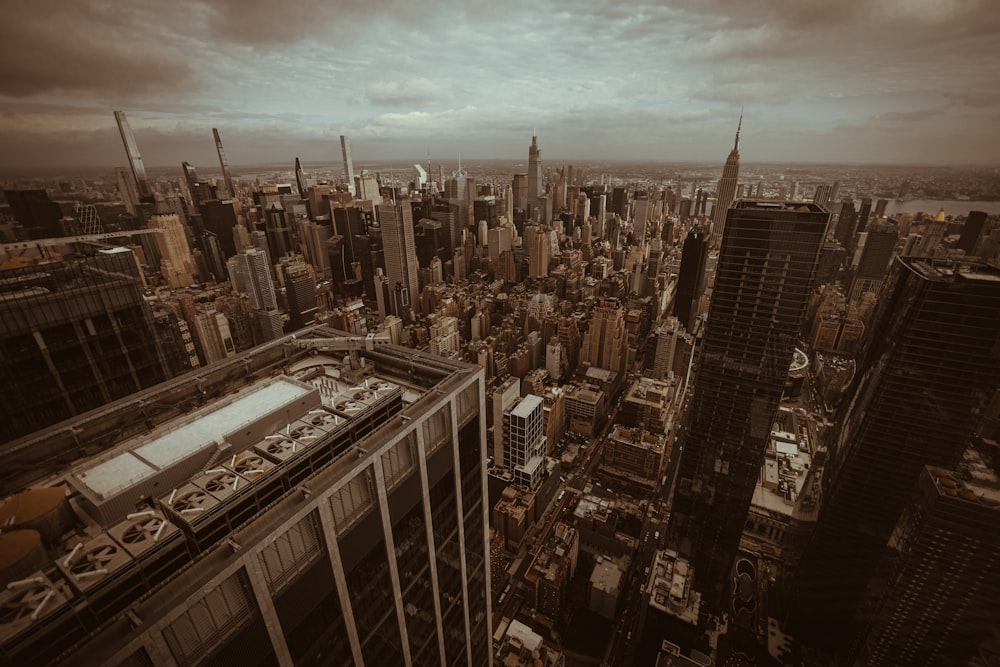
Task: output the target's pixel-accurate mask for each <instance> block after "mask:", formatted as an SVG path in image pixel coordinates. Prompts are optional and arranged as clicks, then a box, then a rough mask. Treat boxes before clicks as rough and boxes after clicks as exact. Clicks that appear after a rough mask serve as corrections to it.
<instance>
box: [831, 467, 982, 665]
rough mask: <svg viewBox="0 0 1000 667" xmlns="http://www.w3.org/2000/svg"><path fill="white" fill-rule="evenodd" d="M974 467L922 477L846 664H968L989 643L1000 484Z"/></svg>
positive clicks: (869, 594) (874, 582)
mask: <svg viewBox="0 0 1000 667" xmlns="http://www.w3.org/2000/svg"><path fill="white" fill-rule="evenodd" d="M978 463H979V464H980V465H978V466H976V467H975V468H973V469H972V470H969V469H968V468H966V470H964V471H963V473H958V472H952V471H948V470H944V469H942V468H935V467H926V468H924V469H923V470H922V471H921V472H920V477H919V479H918V482H917V485H916V489H915V491H914V493H913V496H912V498H911V499H910V500H909V502H908V503H907V505H906V508H905V509H904V510H903V514H902V515H901V516H900V519H899V522H898V523H897V524H896V527H895V529H894V530H893V532H892V535H891V536H890V538H889V543H888V545H887V546H886V549H885V552H884V553H883V555H882V557H881V559H880V560H879V564H878V566H877V567H876V568H875V574H874V575H873V576H872V579H871V581H870V582H869V584H868V587H867V589H866V591H865V596H864V599H863V602H862V604H861V607H860V611H859V613H858V614H857V617H856V618H855V622H854V624H853V626H852V632H851V634H850V639H849V640H848V641H847V642H845V646H844V650H843V651H842V654H843V657H844V658H845V660H844V662H843V664H857V665H865V666H870V667H876V666H878V665H886V666H889V665H945V664H951V665H965V664H969V663H968V660H969V659H970V658H971V657H972V656H973V654H974V653H975V652H976V649H977V648H978V646H979V644H980V643H981V642H982V641H983V640H984V639H986V638H987V637H988V636H989V634H990V631H991V630H992V629H993V628H994V627H995V625H996V619H997V617H998V615H1000V532H998V531H997V529H996V527H997V526H998V525H1000V479H998V478H997V474H996V471H995V470H994V469H993V467H992V466H991V465H990V464H989V463H988V462H984V461H982V460H981V459H980V460H979V461H978ZM963 478H964V479H963Z"/></svg>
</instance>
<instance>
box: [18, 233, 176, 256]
mask: <svg viewBox="0 0 1000 667" xmlns="http://www.w3.org/2000/svg"><path fill="white" fill-rule="evenodd" d="M165 231H167V229H166V227H149V228H146V229H125V230H122V231H120V232H104V233H102V234H80V235H78V236H59V237H56V238H50V239H32V240H31V241H17V242H16V243H4V244H3V245H0V251H2V252H6V253H14V252H23V251H25V250H30V249H31V248H51V247H52V246H60V245H68V244H70V243H87V242H89V241H103V240H105V239H116V238H120V237H122V236H136V235H139V234H162V233H163V232H165Z"/></svg>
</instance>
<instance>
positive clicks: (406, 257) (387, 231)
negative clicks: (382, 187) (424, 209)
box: [378, 202, 420, 321]
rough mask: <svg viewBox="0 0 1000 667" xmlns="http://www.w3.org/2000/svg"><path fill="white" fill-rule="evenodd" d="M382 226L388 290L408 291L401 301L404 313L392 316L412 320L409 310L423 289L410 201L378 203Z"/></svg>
mask: <svg viewBox="0 0 1000 667" xmlns="http://www.w3.org/2000/svg"><path fill="white" fill-rule="evenodd" d="M378 217H379V224H380V226H381V228H382V247H383V248H384V249H385V273H386V276H387V277H388V278H389V289H390V290H394V289H396V286H397V285H398V286H400V287H402V289H403V290H405V294H404V295H403V297H402V299H401V301H400V304H399V305H400V307H401V308H402V310H403V312H397V313H393V314H394V315H398V316H399V317H401V318H403V320H404V321H405V320H409V319H410V316H411V314H410V308H411V307H412V304H415V303H417V302H418V297H419V296H420V286H419V283H418V280H417V275H418V274H417V268H418V266H417V246H416V240H415V239H414V235H413V209H412V208H411V207H410V203H409V202H403V203H402V204H379V206H378Z"/></svg>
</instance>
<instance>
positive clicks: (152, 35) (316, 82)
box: [0, 0, 1000, 168]
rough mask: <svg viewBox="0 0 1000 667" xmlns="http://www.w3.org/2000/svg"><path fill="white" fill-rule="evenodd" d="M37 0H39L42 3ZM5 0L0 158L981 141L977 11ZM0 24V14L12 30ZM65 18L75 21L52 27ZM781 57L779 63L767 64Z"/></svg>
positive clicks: (933, 146)
mask: <svg viewBox="0 0 1000 667" xmlns="http://www.w3.org/2000/svg"><path fill="white" fill-rule="evenodd" d="M43 4H44V3H43ZM38 9H39V8H38V7H37V5H34V6H32V8H30V10H29V8H27V7H26V6H23V7H22V6H15V7H13V8H11V9H10V11H9V12H8V15H7V18H8V21H6V24H7V25H8V26H11V27H15V26H16V27H17V32H16V34H10V35H7V36H5V39H4V40H0V42H2V43H3V45H4V46H3V47H2V48H3V49H4V52H3V55H4V57H3V58H2V59H0V60H2V61H3V62H4V65H3V66H0V112H2V113H0V155H3V156H4V158H5V159H3V160H2V161H0V167H19V168H35V167H46V166H68V167H72V166H83V165H87V166H99V165H108V166H112V165H118V164H120V163H121V162H122V160H121V148H120V143H119V139H118V137H117V133H116V130H115V126H114V123H113V120H112V119H111V118H110V117H109V114H108V111H107V110H108V109H122V110H124V111H125V112H126V113H127V114H128V115H129V118H130V120H131V123H132V125H133V129H134V130H135V134H136V136H137V139H138V140H139V143H140V144H141V145H142V147H143V151H144V152H143V157H144V159H145V160H146V162H147V164H149V165H150V166H164V165H173V164H179V163H180V162H181V161H183V160H189V161H191V162H192V164H199V165H206V166H207V165H212V164H214V163H216V162H217V156H216V155H215V151H214V145H213V142H212V141H211V130H212V128H218V130H219V131H220V132H221V133H222V134H223V135H225V137H226V147H227V154H228V158H229V161H230V163H231V164H234V165H239V164H248V163H260V162H266V161H275V160H281V159H285V158H288V159H291V158H290V157H289V156H291V157H294V156H296V155H298V156H300V157H301V158H302V160H303V161H304V162H317V161H320V160H322V161H335V160H336V157H337V156H338V155H339V152H340V151H339V146H338V142H339V136H340V135H342V134H343V135H347V136H350V137H351V141H352V143H354V152H355V157H356V158H357V159H360V160H364V159H375V160H378V159H385V158H387V157H390V156H392V157H400V158H405V157H410V158H412V159H414V160H418V159H419V160H421V161H422V160H423V159H424V157H425V156H426V155H427V153H428V151H429V152H430V155H431V160H433V161H438V160H453V159H454V158H455V157H456V156H457V154H458V153H459V152H462V153H463V154H465V155H466V156H472V157H485V156H494V157H497V158H518V157H521V156H522V153H523V146H522V144H524V142H525V141H526V140H527V139H528V138H530V136H531V134H532V133H533V132H536V133H537V134H538V136H539V137H540V139H541V144H542V146H543V148H544V149H545V151H546V156H547V159H548V160H549V162H550V163H552V161H553V160H561V159H567V160H571V159H586V158H604V159H618V160H626V159H638V160H667V161H671V160H699V161H700V160H704V161H720V160H722V159H723V158H724V157H725V154H726V151H727V149H728V147H729V145H730V141H731V137H732V127H733V125H734V123H735V120H736V119H737V117H738V115H739V109H740V107H741V106H743V107H745V109H746V111H745V115H746V118H745V120H746V121H747V122H746V123H745V124H744V126H743V135H742V141H743V143H744V146H745V152H746V153H747V154H750V155H753V156H754V158H755V159H756V160H760V161H765V162H797V161H807V160H820V161H823V162H832V163H931V162H937V163H942V164H945V163H946V164H975V163H988V162H991V161H994V160H995V158H994V156H995V155H996V152H997V151H996V149H997V147H998V146H1000V130H998V124H997V123H996V119H997V113H998V110H1000V95H998V94H996V93H994V92H991V88H992V86H991V85H990V83H991V82H992V81H993V80H995V68H996V66H995V65H994V64H993V61H995V56H996V51H997V47H996V46H995V40H993V39H992V36H993V35H995V34H996V29H997V27H998V26H997V18H996V16H995V15H994V14H995V13H991V12H989V9H988V8H987V7H986V6H985V5H984V4H982V3H978V2H950V3H943V2H937V3H921V2H904V1H903V0H899V1H897V2H891V3H880V4H879V5H878V7H867V6H864V4H863V3H846V4H843V3H842V4H841V5H838V6H827V5H825V4H824V5H813V4H812V3H808V4H806V5H805V6H798V7H794V8H787V7H779V6H778V3H772V2H769V3H765V4H764V5H763V6H757V7H753V8H743V7H741V6H739V5H736V4H732V5H730V3H726V2H721V1H720V2H717V3H711V4H705V3H698V4H697V5H691V6H685V5H684V4H683V3H680V4H677V5H675V6H673V7H661V6H656V5H648V6H643V5H639V4H637V5H632V6H630V7H627V8H626V7H605V6H600V5H597V4H595V5H594V6H591V7H588V6H585V5H583V6H581V5H579V4H574V5H572V6H569V5H563V4H561V3H559V2H549V3H544V4H542V5H540V6H537V7H536V6H534V5H533V6H531V7H528V5H527V4H524V5H520V4H515V5H513V6H508V5H505V6H504V7H503V8H502V9H501V8H499V7H492V6H489V5H488V4H486V3H475V4H473V5H471V6H466V5H462V6H456V5H452V4H450V3H424V4H421V5H419V6H416V7H414V6H411V5H407V4H404V3H394V2H387V3H374V4H372V3H368V4H364V5H361V4H358V5H357V6H354V5H353V4H350V3H347V4H345V3H338V5H337V6H336V7H335V8H334V7H333V6H328V5H324V4H320V3H316V4H309V3H305V4H298V5H296V6H295V7H294V8H288V7H286V8H284V11H283V13H281V14H275V13H273V12H271V11H270V10H269V9H268V8H266V7H264V6H262V5H261V6H258V5H251V6H249V7H246V6H244V5H242V4H240V5H237V4H232V5H229V4H226V3H223V4H213V5H211V6H208V5H207V4H203V3H200V2H189V3H182V4H179V5H176V6H170V7H164V6H152V5H149V6H147V5H144V3H136V4H133V5H130V7H129V8H127V9H119V10H116V11H114V12H111V11H110V10H109V9H104V8H101V7H97V6H87V5H86V4H84V5H79V6H76V7H74V8H67V7H63V6H61V5H60V6H59V7H58V8H56V7H53V8H52V11H38ZM12 32H13V31H12ZM69 32H71V33H72V34H73V35H74V37H73V39H65V37H64V36H65V34H67V33H69ZM789 59H794V63H795V66H794V68H789V67H788V66H787V65H786V63H787V62H789Z"/></svg>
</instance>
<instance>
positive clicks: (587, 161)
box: [0, 152, 1000, 177]
mask: <svg viewBox="0 0 1000 667" xmlns="http://www.w3.org/2000/svg"><path fill="white" fill-rule="evenodd" d="M296 157H298V158H299V159H300V162H301V164H302V167H303V169H304V170H305V172H306V173H309V172H310V168H313V169H315V168H320V167H321V168H326V167H331V168H337V169H340V170H342V169H343V162H341V161H338V160H329V161H322V160H316V161H308V160H307V159H305V158H302V157H301V156H293V157H291V158H289V159H287V160H271V161H262V162H243V163H232V162H231V163H230V164H229V168H230V169H231V170H234V171H235V170H239V169H251V168H259V167H267V168H273V167H280V168H287V170H288V171H293V170H294V167H295V159H296ZM425 157H426V156H425ZM186 161H187V162H189V163H191V165H192V166H193V167H195V168H196V169H197V170H198V171H199V173H214V172H218V173H220V174H221V173H222V168H221V167H220V166H219V162H218V160H217V159H216V160H215V161H213V162H211V163H205V164H199V163H193V162H191V161H190V160H186ZM461 161H462V164H463V166H468V165H470V164H474V163H504V162H513V163H515V166H516V165H517V164H521V165H523V166H524V167H525V168H527V160H526V159H525V160H520V159H519V158H496V157H466V156H464V155H463V156H462V160H461ZM458 162H459V161H458V158H454V159H444V160H440V161H439V160H434V159H432V160H431V164H432V166H433V167H436V166H437V165H439V164H443V165H445V166H446V167H451V166H457V165H458ZM353 163H354V166H355V168H357V167H358V165H361V166H365V165H369V164H386V163H389V164H400V165H403V166H410V167H412V165H413V164H420V165H421V166H426V165H427V163H426V160H423V161H422V160H419V159H416V158H412V159H411V158H405V157H404V158H366V159H363V160H358V159H355V160H353ZM600 164H607V165H638V166H643V165H654V166H655V165H677V166H689V167H707V168H718V170H719V171H720V172H721V170H722V165H723V161H718V162H717V161H714V160H655V159H645V158H643V159H627V158H549V159H543V160H542V167H543V169H550V168H556V167H560V168H561V167H563V166H570V165H572V166H574V167H577V166H580V167H587V166H590V165H600ZM740 164H741V169H745V168H748V167H749V168H752V167H755V166H767V167H827V168H829V167H865V168H870V167H882V168H887V169H893V168H931V169H934V168H938V169H975V170H990V169H993V170H1000V161H996V162H983V163H974V162H966V163H961V162H955V163H946V162H836V161H822V160H814V161H796V160H791V161H784V160H745V159H741V162H740ZM145 166H146V170H147V171H150V170H173V169H176V170H178V171H179V170H180V169H181V163H180V162H178V163H177V164H176V165H175V164H171V163H161V164H149V163H146V164H145ZM119 167H128V161H127V160H126V159H125V157H124V152H123V158H122V161H121V162H119V163H106V164H88V165H76V166H33V167H17V166H2V165H0V174H2V175H10V174H16V173H18V172H57V171H73V170H84V171H87V170H91V171H97V170H114V169H116V168H119ZM430 175H431V176H432V177H433V176H435V174H430Z"/></svg>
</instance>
